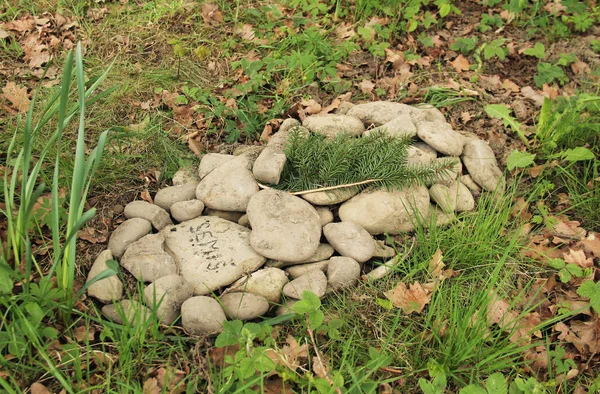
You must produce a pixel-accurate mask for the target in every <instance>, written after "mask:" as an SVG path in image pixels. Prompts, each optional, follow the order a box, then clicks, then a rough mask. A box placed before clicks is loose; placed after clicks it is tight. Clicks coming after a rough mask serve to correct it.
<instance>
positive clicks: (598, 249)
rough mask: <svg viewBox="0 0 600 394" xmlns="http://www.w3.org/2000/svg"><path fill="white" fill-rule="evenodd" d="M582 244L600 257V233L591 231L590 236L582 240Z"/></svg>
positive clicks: (587, 250)
mask: <svg viewBox="0 0 600 394" xmlns="http://www.w3.org/2000/svg"><path fill="white" fill-rule="evenodd" d="M581 244H582V245H583V248H584V249H585V251H586V252H588V253H591V254H593V255H594V256H595V257H597V258H600V235H599V234H598V233H595V232H593V231H590V232H589V234H588V236H587V237H586V238H584V239H582V240H581Z"/></svg>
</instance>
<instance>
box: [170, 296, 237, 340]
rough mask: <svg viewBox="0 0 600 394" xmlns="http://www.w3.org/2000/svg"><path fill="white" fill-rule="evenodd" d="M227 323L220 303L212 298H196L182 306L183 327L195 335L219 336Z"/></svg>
mask: <svg viewBox="0 0 600 394" xmlns="http://www.w3.org/2000/svg"><path fill="white" fill-rule="evenodd" d="M225 321H227V317H226V316H225V311H224V310H223V308H222V307H221V304H219V301H217V300H215V299H214V298H211V297H206V296H196V297H192V298H188V299H187V300H185V301H184V303H183V304H181V325H182V326H183V329H184V330H186V331H187V332H189V333H192V334H194V335H207V334H217V333H219V332H222V331H223V322H225Z"/></svg>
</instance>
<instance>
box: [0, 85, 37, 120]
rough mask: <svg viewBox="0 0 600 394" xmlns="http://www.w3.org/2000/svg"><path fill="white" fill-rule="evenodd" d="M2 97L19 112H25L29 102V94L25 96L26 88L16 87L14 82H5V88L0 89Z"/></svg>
mask: <svg viewBox="0 0 600 394" xmlns="http://www.w3.org/2000/svg"><path fill="white" fill-rule="evenodd" d="M2 97H4V98H5V99H7V100H8V101H10V103H11V104H12V105H13V107H15V108H16V109H17V111H19V112H22V113H24V112H27V110H28V109H29V105H30V104H31V100H29V94H27V88H26V87H22V88H20V87H18V86H17V84H16V83H14V82H7V83H6V86H5V87H3V88H2Z"/></svg>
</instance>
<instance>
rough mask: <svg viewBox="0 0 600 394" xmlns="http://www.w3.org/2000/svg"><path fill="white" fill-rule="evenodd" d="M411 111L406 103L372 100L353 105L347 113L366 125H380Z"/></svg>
mask: <svg viewBox="0 0 600 394" xmlns="http://www.w3.org/2000/svg"><path fill="white" fill-rule="evenodd" d="M412 111H413V108H412V107H411V106H409V105H406V104H401V103H394V102H391V101H373V102H370V103H364V104H357V105H355V106H353V107H352V108H350V109H349V110H348V112H347V115H350V116H355V117H357V118H359V119H360V120H361V121H362V122H363V123H364V124H365V125H366V126H368V125H373V126H381V125H384V124H386V123H387V122H389V121H391V120H393V119H394V118H397V117H399V116H402V115H410V114H411V113H412Z"/></svg>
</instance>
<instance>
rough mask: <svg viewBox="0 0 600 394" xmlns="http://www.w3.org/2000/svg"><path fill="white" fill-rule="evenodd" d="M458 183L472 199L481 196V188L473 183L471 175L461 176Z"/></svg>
mask: <svg viewBox="0 0 600 394" xmlns="http://www.w3.org/2000/svg"><path fill="white" fill-rule="evenodd" d="M460 181H461V182H462V184H463V185H465V186H466V187H467V189H469V191H470V192H471V194H472V195H473V197H475V198H477V197H479V196H481V187H479V185H478V184H476V183H475V181H473V178H471V175H461V177H460Z"/></svg>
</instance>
